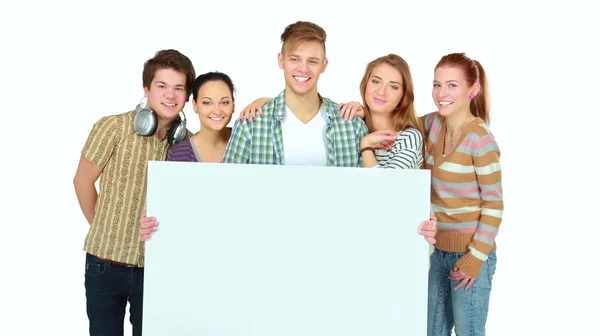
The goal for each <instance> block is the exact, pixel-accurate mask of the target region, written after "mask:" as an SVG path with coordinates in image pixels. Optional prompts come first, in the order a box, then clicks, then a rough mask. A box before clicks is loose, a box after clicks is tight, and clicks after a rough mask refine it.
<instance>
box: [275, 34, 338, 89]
mask: <svg viewBox="0 0 600 336" xmlns="http://www.w3.org/2000/svg"><path fill="white" fill-rule="evenodd" d="M324 53H325V51H324V50H323V45H322V44H321V43H320V42H318V41H310V40H309V41H304V42H302V43H300V44H298V45H297V46H295V47H294V48H288V50H286V51H285V52H283V53H279V55H278V61H279V67H280V68H281V69H283V74H284V77H285V84H286V89H288V90H291V91H292V92H293V93H294V94H296V95H298V96H306V95H308V94H316V93H317V83H318V81H319V76H320V75H321V74H322V73H323V72H324V71H325V68H326V67H327V58H325V56H324Z"/></svg>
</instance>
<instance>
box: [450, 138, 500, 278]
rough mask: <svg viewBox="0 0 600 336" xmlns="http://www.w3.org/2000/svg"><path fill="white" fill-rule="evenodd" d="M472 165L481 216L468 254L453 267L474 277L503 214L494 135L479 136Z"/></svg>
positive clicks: (498, 151) (498, 158)
mask: <svg viewBox="0 0 600 336" xmlns="http://www.w3.org/2000/svg"><path fill="white" fill-rule="evenodd" d="M473 163H474V166H475V167H474V168H475V174H476V176H477V183H478V185H479V192H480V194H481V215H480V217H479V223H478V226H477V231H476V232H475V235H474V236H473V240H472V241H471V243H470V244H469V252H468V253H467V254H465V255H464V256H463V257H462V258H461V259H460V260H459V261H458V262H457V263H456V265H457V266H458V267H459V268H460V269H462V270H463V271H464V272H465V273H467V274H468V275H470V276H477V275H479V271H480V269H481V266H482V265H483V263H484V262H485V261H486V260H487V255H488V253H489V252H490V251H491V249H492V248H493V246H494V241H495V239H496V236H497V235H498V229H499V227H500V223H501V221H502V212H503V211H504V201H503V195H502V176H501V169H500V149H499V147H498V144H497V143H496V140H495V139H494V137H493V135H491V134H485V135H483V136H481V137H479V139H478V141H477V142H476V143H475V144H474V151H473Z"/></svg>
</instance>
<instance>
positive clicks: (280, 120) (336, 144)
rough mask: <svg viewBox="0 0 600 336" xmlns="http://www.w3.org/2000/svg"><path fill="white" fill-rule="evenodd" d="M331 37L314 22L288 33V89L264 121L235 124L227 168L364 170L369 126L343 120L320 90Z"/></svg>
mask: <svg viewBox="0 0 600 336" xmlns="http://www.w3.org/2000/svg"><path fill="white" fill-rule="evenodd" d="M326 37H327V34H326V33H325V30H324V29H323V28H321V27H320V26H318V25H316V24H314V23H311V22H303V21H299V22H296V23H294V24H291V25H289V26H287V27H286V28H285V30H284V32H283V34H281V42H282V47H281V52H280V53H279V55H278V59H279V67H280V68H281V69H283V73H284V76H285V84H286V85H285V90H283V91H282V92H281V93H280V94H279V95H278V96H277V97H275V98H274V99H273V100H272V101H270V102H269V103H267V104H266V105H264V106H263V107H262V112H263V113H262V117H261V118H258V119H257V120H255V121H253V122H243V121H241V120H237V121H236V123H235V125H234V128H233V134H232V135H231V139H230V140H229V144H228V146H227V149H226V150H225V155H224V157H223V162H224V163H253V164H277V165H284V164H285V165H309V166H334V167H358V166H362V160H361V159H360V155H359V154H358V153H359V150H360V140H361V139H362V138H363V137H364V136H365V135H367V134H368V129H367V126H366V124H365V122H364V121H363V120H362V119H361V118H353V119H352V120H350V121H346V120H344V119H343V118H342V117H341V116H340V113H339V111H338V109H337V106H338V104H336V103H334V102H333V101H331V100H330V99H328V98H325V97H323V96H321V95H320V94H319V92H318V90H317V83H318V81H319V76H320V75H321V74H322V73H323V72H325V69H326V68H327V62H328V61H327V57H326V56H325V40H326Z"/></svg>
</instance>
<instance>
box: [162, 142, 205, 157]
mask: <svg viewBox="0 0 600 336" xmlns="http://www.w3.org/2000/svg"><path fill="white" fill-rule="evenodd" d="M167 161H183V162H198V160H197V159H196V154H195V153H194V148H193V147H192V143H191V141H190V140H184V141H182V142H180V143H178V144H177V145H175V147H173V148H171V150H169V154H168V155H167Z"/></svg>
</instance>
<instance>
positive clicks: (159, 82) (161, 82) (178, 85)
mask: <svg viewBox="0 0 600 336" xmlns="http://www.w3.org/2000/svg"><path fill="white" fill-rule="evenodd" d="M156 84H163V85H167V83H166V82H163V81H156ZM175 86H176V87H185V85H184V84H177V85H175Z"/></svg>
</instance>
